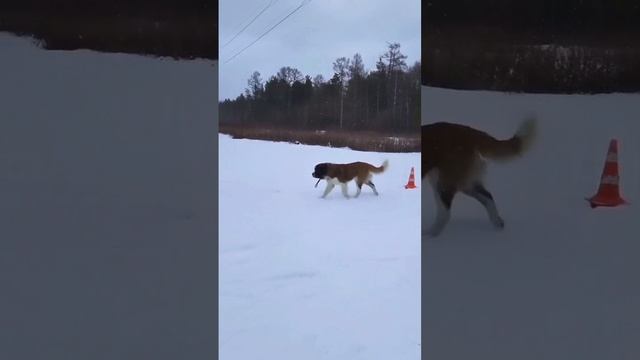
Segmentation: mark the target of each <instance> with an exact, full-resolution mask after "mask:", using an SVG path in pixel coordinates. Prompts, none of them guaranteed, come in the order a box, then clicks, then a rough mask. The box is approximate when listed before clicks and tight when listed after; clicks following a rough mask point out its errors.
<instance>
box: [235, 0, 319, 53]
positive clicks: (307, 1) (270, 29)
mask: <svg viewBox="0 0 640 360" xmlns="http://www.w3.org/2000/svg"><path fill="white" fill-rule="evenodd" d="M309 2H311V0H303V1H302V2H301V3H300V5H298V7H296V8H295V9H293V10H292V11H291V12H290V13H289V14H287V16H285V17H284V18H283V19H282V20H280V21H278V22H277V23H276V24H275V25H273V26H272V27H271V28H269V30H267V31H266V32H264V33H263V34H262V35H260V36H259V37H258V38H257V39H255V40H254V41H253V42H252V43H251V44H249V45H247V46H245V47H244V48H242V50H240V51H238V52H237V53H235V54H234V55H233V56H232V57H230V58H229V59H227V60H226V61H225V62H224V63H223V64H226V63H228V62H229V61H231V60H233V59H235V58H236V56H238V55H240V54H241V53H242V52H244V51H245V50H247V49H248V48H249V47H251V45H253V44H255V43H257V42H258V41H259V40H260V39H262V38H263V37H265V36H266V35H267V34H268V33H270V32H271V31H272V30H273V29H275V28H276V27H277V26H278V25H280V24H282V22H284V21H285V20H287V18H289V16H291V15H293V14H294V13H295V12H297V11H298V10H300V9H301V8H302V7H303V6H305V5H307V4H308V3H309Z"/></svg>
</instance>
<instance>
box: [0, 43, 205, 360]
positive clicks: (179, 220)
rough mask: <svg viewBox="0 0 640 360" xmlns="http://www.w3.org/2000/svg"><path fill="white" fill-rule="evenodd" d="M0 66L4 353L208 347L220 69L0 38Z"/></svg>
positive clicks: (135, 352) (128, 353)
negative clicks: (46, 47) (45, 47)
mask: <svg viewBox="0 0 640 360" xmlns="http://www.w3.org/2000/svg"><path fill="white" fill-rule="evenodd" d="M212 65H213V66H212ZM0 69H1V71H2V75H1V76H0V284H2V290H1V291H0V293H1V294H0V323H2V326H1V327H0V358H2V359H45V358H46V359H68V358H76V359H194V358H211V357H212V356H214V355H215V353H214V351H215V350H214V349H213V346H212V341H213V340H212V339H215V330H216V324H215V311H216V309H215V301H216V296H215V272H214V270H215V249H216V243H215V238H216V215H215V210H216V196H217V188H216V180H217V178H216V174H215V172H214V170H215V166H216V165H215V164H216V161H217V159H216V154H215V149H216V143H217V135H216V134H217V131H216V121H217V106H216V104H217V101H216V99H217V90H216V86H215V84H216V81H217V79H216V77H217V65H216V63H214V62H211V61H174V60H170V59H153V58H147V57H142V56H135V55H125V54H104V53H98V52H94V51H87V50H81V51H45V50H42V49H39V48H37V47H35V46H34V45H33V44H32V43H31V42H30V41H29V40H27V39H24V38H18V37H14V36H11V35H9V34H6V33H0Z"/></svg>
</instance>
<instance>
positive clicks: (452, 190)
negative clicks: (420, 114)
mask: <svg viewBox="0 0 640 360" xmlns="http://www.w3.org/2000/svg"><path fill="white" fill-rule="evenodd" d="M535 130H536V120H535V119H533V118H530V119H526V120H525V121H523V122H522V123H521V124H520V127H519V128H518V130H517V131H516V133H515V134H514V135H513V136H512V137H511V138H510V139H507V140H498V139H496V138H494V137H493V136H491V135H489V134H487V133H486V132H483V131H480V130H477V129H474V128H472V127H469V126H464V125H459V124H452V123H446V122H439V123H434V124H429V125H422V178H423V179H424V178H425V176H426V177H427V180H428V181H429V183H430V184H431V187H432V188H433V192H434V195H435V196H434V197H435V203H436V219H435V222H434V223H433V225H432V226H431V227H430V228H429V229H428V230H427V231H426V234H427V235H429V236H437V235H439V234H440V233H441V232H442V230H443V229H444V228H445V226H446V225H447V223H448V222H449V218H450V212H451V203H452V201H453V198H454V197H455V195H456V194H457V193H458V192H462V193H464V194H466V195H468V196H470V197H472V198H474V199H476V200H477V201H479V202H480V203H481V204H482V205H483V206H484V208H485V209H486V210H487V213H488V215H489V219H490V221H491V223H492V224H493V225H494V226H495V227H496V228H499V229H502V228H504V221H503V220H502V217H501V216H500V214H499V212H498V209H497V207H496V203H495V201H494V199H493V196H492V195H491V193H490V192H489V191H488V190H487V189H486V188H485V186H484V184H483V181H482V178H483V174H484V172H485V169H486V160H487V159H489V160H495V161H506V160H510V159H514V158H517V157H519V156H520V155H522V154H523V153H525V152H526V150H527V149H528V148H529V146H530V145H531V142H532V141H533V138H534V136H535Z"/></svg>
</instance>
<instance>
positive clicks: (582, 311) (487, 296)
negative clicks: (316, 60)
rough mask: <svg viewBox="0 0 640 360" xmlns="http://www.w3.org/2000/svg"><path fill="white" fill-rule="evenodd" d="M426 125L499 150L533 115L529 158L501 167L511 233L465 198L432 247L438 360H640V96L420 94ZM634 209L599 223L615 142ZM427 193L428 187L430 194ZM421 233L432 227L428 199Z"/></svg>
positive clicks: (426, 257)
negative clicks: (442, 124) (475, 132)
mask: <svg viewBox="0 0 640 360" xmlns="http://www.w3.org/2000/svg"><path fill="white" fill-rule="evenodd" d="M422 96H423V98H422V100H423V123H431V122H436V121H450V122H457V123H462V124H467V125H472V126H474V127H477V128H480V129H482V130H485V131H487V132H489V133H490V134H493V135H494V136H496V137H499V138H507V137H510V136H511V135H512V134H513V133H514V132H515V130H516V128H517V126H518V124H519V123H520V121H521V119H522V117H524V116H525V115H527V114H531V113H535V114H537V115H538V118H539V134H538V138H537V139H536V142H535V143H534V145H533V147H532V149H531V151H530V152H529V153H528V154H527V155H526V156H524V157H523V158H521V159H519V160H515V161H513V162H510V163H506V164H498V163H492V164H490V166H489V169H488V176H487V187H488V189H489V191H491V192H492V193H493V195H494V197H495V199H496V202H497V205H498V208H499V210H500V211H501V213H502V217H503V218H504V220H505V223H506V228H505V230H504V231H502V232H497V231H495V230H494V229H493V228H492V227H491V225H490V223H489V221H488V219H487V215H486V213H485V211H484V209H483V208H482V207H481V206H480V205H479V204H477V203H475V202H474V201H473V200H471V199H469V198H466V197H465V196H464V195H458V197H456V199H455V200H454V207H453V213H452V218H451V221H450V223H449V225H448V227H447V228H446V229H445V230H444V232H443V233H442V235H441V236H440V237H439V238H435V239H430V238H426V237H425V238H423V244H424V251H423V259H422V264H423V271H424V274H425V275H424V278H423V280H424V281H423V287H424V288H423V294H424V297H423V308H422V309H423V323H422V326H423V337H424V338H425V342H426V344H424V345H423V347H424V356H425V358H427V359H496V360H497V359H505V360H506V359H520V360H526V359H532V360H533V359H636V358H638V356H640V342H638V341H637V340H638V337H639V336H640V311H638V309H639V308H640V286H638V274H640V261H638V259H639V256H640V236H638V234H640V222H639V221H638V219H639V215H640V157H639V156H638V154H640V139H639V136H638V135H639V134H640V121H638V120H639V119H640V94H610V95H592V96H582V95H571V96H569V95H514V94H504V93H496V92H486V91H454V90H444V89H436V88H428V87H423V94H422ZM611 138H616V139H618V140H619V141H620V143H619V152H620V154H619V163H620V171H621V188H622V196H623V197H624V198H625V199H626V200H628V201H629V202H631V205H630V206H623V207H618V208H597V209H591V208H590V207H589V206H588V203H587V201H585V200H584V198H585V197H588V196H591V195H593V194H595V193H596V190H597V187H598V182H599V180H600V175H601V172H602V169H603V166H604V162H605V159H606V155H607V149H608V144H609V140H610V139H611ZM423 186H428V184H427V182H426V181H425V182H424V184H423ZM423 194H424V196H423V212H422V213H423V225H429V224H431V222H432V221H433V214H434V210H435V207H434V204H433V195H432V192H431V189H429V188H427V189H425V191H423Z"/></svg>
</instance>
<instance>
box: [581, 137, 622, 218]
mask: <svg viewBox="0 0 640 360" xmlns="http://www.w3.org/2000/svg"><path fill="white" fill-rule="evenodd" d="M586 200H587V201H589V203H590V204H591V207H592V208H595V207H598V206H618V205H623V204H628V203H627V202H626V201H625V200H624V199H623V198H622V197H621V196H620V176H619V174H618V140H616V139H612V140H611V141H610V142H609V151H608V152H607V160H606V162H605V164H604V169H603V170H602V176H601V178H600V186H599V188H598V193H597V194H595V195H594V196H592V197H590V198H587V199H586Z"/></svg>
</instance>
